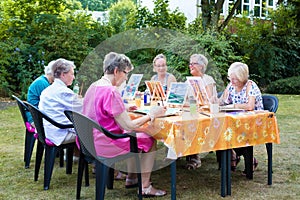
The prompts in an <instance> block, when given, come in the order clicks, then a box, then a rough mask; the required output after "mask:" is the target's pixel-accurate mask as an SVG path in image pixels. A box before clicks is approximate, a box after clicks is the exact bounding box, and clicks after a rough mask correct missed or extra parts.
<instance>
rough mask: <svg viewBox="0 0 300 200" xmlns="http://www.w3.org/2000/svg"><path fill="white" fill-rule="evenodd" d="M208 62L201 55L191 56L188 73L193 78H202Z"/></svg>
mask: <svg viewBox="0 0 300 200" xmlns="http://www.w3.org/2000/svg"><path fill="white" fill-rule="evenodd" d="M207 64H208V60H207V58H206V57H205V56H204V55H202V54H193V55H191V57H190V64H189V67H190V73H191V74H192V75H193V76H202V75H203V74H205V71H206V68H207Z"/></svg>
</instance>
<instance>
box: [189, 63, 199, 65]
mask: <svg viewBox="0 0 300 200" xmlns="http://www.w3.org/2000/svg"><path fill="white" fill-rule="evenodd" d="M194 65H199V63H190V64H189V66H194Z"/></svg>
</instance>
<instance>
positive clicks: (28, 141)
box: [24, 129, 35, 169]
mask: <svg viewBox="0 0 300 200" xmlns="http://www.w3.org/2000/svg"><path fill="white" fill-rule="evenodd" d="M34 142H35V137H34V134H33V133H30V132H29V131H28V130H27V129H26V133H25V148H24V161H25V168H26V169H27V168H29V165H30V159H31V156H32V151H33V147H34Z"/></svg>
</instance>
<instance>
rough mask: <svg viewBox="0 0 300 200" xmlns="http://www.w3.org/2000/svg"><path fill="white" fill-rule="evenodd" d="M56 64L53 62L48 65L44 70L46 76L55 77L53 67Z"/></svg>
mask: <svg viewBox="0 0 300 200" xmlns="http://www.w3.org/2000/svg"><path fill="white" fill-rule="evenodd" d="M54 63H55V60H52V61H51V62H49V63H48V65H47V66H45V68H44V72H45V75H53V72H52V66H53V64H54Z"/></svg>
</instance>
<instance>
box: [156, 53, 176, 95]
mask: <svg viewBox="0 0 300 200" xmlns="http://www.w3.org/2000/svg"><path fill="white" fill-rule="evenodd" d="M167 70H168V67H167V58H166V56H165V55H164V54H158V55H157V56H155V58H154V59H153V71H154V72H156V73H157V74H155V75H154V76H152V78H151V81H160V82H161V84H162V86H163V89H164V92H165V93H167V91H168V88H170V85H171V83H172V82H176V78H175V76H174V75H173V74H170V73H168V72H167Z"/></svg>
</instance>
